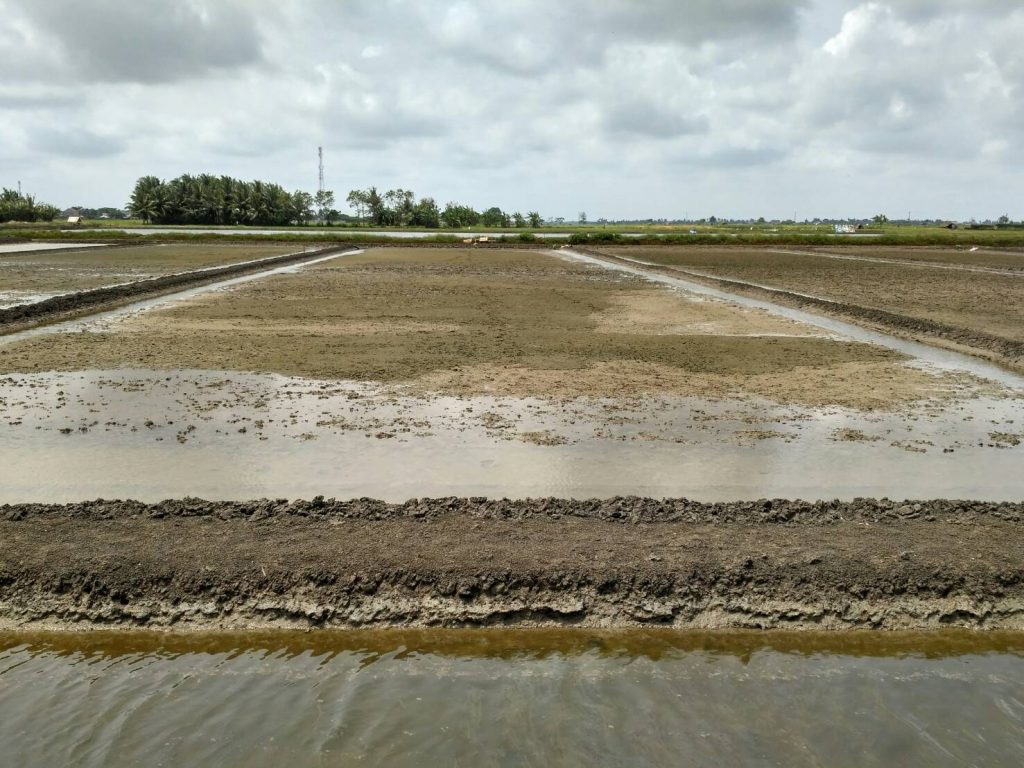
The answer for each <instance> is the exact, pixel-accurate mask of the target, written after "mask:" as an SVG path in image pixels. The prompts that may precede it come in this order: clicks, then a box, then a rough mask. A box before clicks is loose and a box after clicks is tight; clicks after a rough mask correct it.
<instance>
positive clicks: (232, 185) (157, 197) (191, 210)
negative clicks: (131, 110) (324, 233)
mask: <svg viewBox="0 0 1024 768" xmlns="http://www.w3.org/2000/svg"><path fill="white" fill-rule="evenodd" d="M346 201H347V202H348V204H349V205H350V206H351V207H352V208H353V209H354V210H355V212H356V218H357V222H358V223H363V222H366V223H369V224H372V225H374V226H378V227H423V228H425V229H439V228H441V227H449V228H452V229H458V228H462V227H475V226H485V227H516V228H522V227H531V228H534V229H536V228H538V227H540V226H542V224H543V219H542V218H541V215H540V214H539V213H537V212H536V211H531V212H529V213H527V214H525V215H524V214H522V213H519V212H518V211H517V212H515V213H506V212H505V211H502V210H501V209H500V208H498V207H496V206H495V207H491V208H488V209H487V210H485V211H477V210H475V209H474V208H472V207H471V206H468V205H461V204H458V203H448V204H447V205H446V206H445V207H444V208H443V209H442V208H441V207H439V206H438V204H437V202H436V201H435V200H434V198H432V197H424V198H420V199H417V198H416V195H415V194H413V192H412V191H411V190H407V189H391V190H388V191H386V192H379V191H378V190H377V188H376V187H370V188H369V189H365V190H360V189H354V190H352V191H351V192H349V194H348V197H347V199H346ZM128 209H129V211H130V212H131V214H132V216H134V217H136V218H139V219H142V220H143V221H145V222H147V223H150V224H228V225H232V224H234V225H246V224H248V225H256V226H286V225H288V224H306V223H308V222H311V221H321V222H325V223H331V222H333V221H336V220H338V219H341V218H351V217H347V216H342V215H341V214H339V213H338V211H336V210H335V209H334V193H333V192H331V191H329V190H324V191H322V192H318V193H317V194H316V195H311V194H309V193H308V192H303V191H301V190H299V191H295V192H288V191H287V190H285V189H284V188H283V187H281V186H280V185H279V184H273V183H269V182H265V181H242V180H240V179H234V178H231V177H230V176H211V175H209V174H200V175H197V176H192V175H189V174H185V175H183V176H179V177H178V178H176V179H171V180H170V181H161V180H160V179H158V178H157V177H156V176H143V177H142V178H140V179H139V180H138V181H137V182H136V183H135V188H134V190H133V191H132V194H131V200H130V202H129V203H128Z"/></svg>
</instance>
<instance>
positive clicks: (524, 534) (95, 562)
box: [0, 498, 1024, 630]
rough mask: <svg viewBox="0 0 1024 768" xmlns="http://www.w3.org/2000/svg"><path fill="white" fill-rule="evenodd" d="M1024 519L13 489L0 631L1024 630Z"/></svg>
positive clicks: (833, 508)
mask: <svg viewBox="0 0 1024 768" xmlns="http://www.w3.org/2000/svg"><path fill="white" fill-rule="evenodd" d="M1022 524H1024V510H1022V509H1021V505H1020V504H981V503H966V502H952V501H934V502H922V503H913V502H906V503H902V502H897V503H894V502H889V501H874V500H870V499H859V500H857V501H855V502H852V503H848V504H840V503H837V502H825V503H817V504H806V503H802V502H786V501H773V502H769V501H759V502H747V503H737V504H717V505H701V504H697V503H695V502H688V501H685V500H667V501H655V500H651V499H637V498H624V499H623V498H619V499H609V500H604V501H589V502H574V501H567V500H559V499H537V500H532V501H523V502H509V501H487V500H485V499H454V498H452V499H436V500H416V501H412V502H409V503H407V504H405V505H399V506H392V505H386V504H383V503H381V502H374V501H370V500H360V501H353V502H344V503H336V502H333V501H324V500H323V499H314V500H313V501H312V502H295V503H289V502H286V501H277V502H274V501H260V502H251V503H236V504H228V503H207V502H202V501H199V500H194V499H193V500H188V499H186V500H181V501H170V502H164V503H161V504H159V505H153V506H146V505H142V504H139V503H135V502H92V503H86V504H76V505H68V506H64V507H43V506H15V507H8V506H4V507H0V583H3V584H4V585H5V588H4V590H3V592H2V594H0V627H2V628H12V627H24V628H32V627H57V628H72V627H82V626H90V625H93V626H94V625H97V624H102V625H104V626H146V627H173V628H175V629H188V628H196V629H210V628H239V627H242V628H252V627H274V626H277V627H282V626H292V627H295V626H300V627H301V626H305V627H325V626H326V627H330V626H335V627H365V626H466V625H469V626H479V625H504V624H516V625H520V626H530V625H564V624H575V625H583V626H613V627H614V626H635V625H643V624H648V625H650V624H654V625H661V626H674V627H700V628H726V627H758V628H779V627H785V628H793V629H842V628H855V627H862V628H875V629H934V628H942V627H945V628H948V627H971V628H988V629H997V628H1002V629H1018V630H1019V629H1022V628H1024V569H1022V567H1021V563H1022V562H1024V544H1022V542H1024V538H1022V537H1021V536H1020V529H1021V525H1022ZM127 552H130V553H131V556H130V558H126V557H124V553H127Z"/></svg>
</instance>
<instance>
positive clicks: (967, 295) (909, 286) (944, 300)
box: [600, 246, 1024, 342]
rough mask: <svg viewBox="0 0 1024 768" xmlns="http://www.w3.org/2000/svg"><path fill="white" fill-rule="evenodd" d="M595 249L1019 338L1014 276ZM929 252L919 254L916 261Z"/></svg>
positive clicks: (748, 255) (958, 255)
mask: <svg viewBox="0 0 1024 768" xmlns="http://www.w3.org/2000/svg"><path fill="white" fill-rule="evenodd" d="M600 250H601V251H602V252H607V253H610V254H613V255H618V256H625V257H627V258H633V259H643V260H645V261H651V262H655V263H657V264H664V265H667V266H673V267H682V268H685V269H692V270H696V271H699V272H704V273H707V274H710V275H715V276H717V277H724V278H729V279H735V280H743V281H748V282H751V283H757V284H759V285H765V286H769V287H772V288H781V289H784V290H788V291H795V292H799V293H806V294H810V295H811V296H816V297H820V298H824V299H831V300H833V301H839V302H845V303H849V304H854V305H858V306H863V307H868V308H873V309H879V310H884V311H887V312H893V313H896V314H900V315H906V316H909V317H912V318H921V319H924V320H931V321H935V322H938V323H943V324H948V325H951V326H956V327H961V328H965V329H967V330H970V331H976V332H980V333H983V334H991V335H995V336H999V337H1002V338H1005V339H1008V340H1011V341H1015V342H1021V341H1024V282H1022V279H1024V278H1022V277H1021V276H1020V274H1019V273H1010V272H1008V273H1007V274H994V273H982V272H971V271H965V270H955V269H936V268H933V267H927V266H910V265H907V264H895V263H894V264H886V263H880V262H877V261H866V260H850V259H835V258H828V257H827V256H823V255H818V256H815V255H810V254H809V253H805V254H799V253H787V252H782V251H788V250H792V249H779V250H769V249H749V248H701V247H696V248H694V247H674V246H667V247H656V248H601V249H600ZM829 251H830V252H833V249H829ZM842 253H843V254H844V255H847V256H849V255H853V256H857V255H859V256H861V257H866V256H868V255H869V254H873V255H874V256H876V257H878V256H880V255H883V256H885V258H892V259H905V258H914V253H915V252H913V251H902V250H900V249H887V250H885V251H879V250H878V249H865V250H863V251H862V250H860V249H856V250H853V249H847V250H846V251H843V252H842ZM944 253H945V256H946V259H947V261H948V262H950V263H957V264H965V265H971V264H979V263H980V264H987V263H990V262H991V260H992V258H993V257H991V256H990V255H989V254H987V253H984V254H981V255H979V254H978V253H971V252H969V251H953V252H944ZM933 255H934V254H923V255H922V258H925V257H927V258H931V256H933ZM997 260H998V261H1000V262H1003V263H1005V261H1007V260H1008V261H1009V262H1011V263H1016V262H1017V261H1018V260H1021V261H1024V256H1017V255H1012V254H1004V255H1001V256H999V257H998V259H997Z"/></svg>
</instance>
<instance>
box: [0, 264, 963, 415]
mask: <svg viewBox="0 0 1024 768" xmlns="http://www.w3.org/2000/svg"><path fill="white" fill-rule="evenodd" d="M815 333H816V332H815V331H813V330H811V329H808V328H806V327H801V326H799V325H797V324H795V323H788V322H784V321H781V320H779V319H776V318H773V317H771V316H769V315H767V314H766V313H763V312H760V311H756V310H749V309H745V308H742V307H740V306H738V305H733V304H729V303H726V302H718V301H707V300H704V299H696V300H694V299H692V298H687V296H686V295H685V294H683V293H679V292H674V291H671V290H670V289H667V288H665V287H661V286H655V285H652V284H650V283H647V282H645V281H643V280H641V279H639V278H634V277H630V276H627V275H622V274H614V273H611V272H609V271H607V270H603V269H601V268H599V267H593V266H587V265H580V264H573V263H568V262H565V261H562V260H559V259H556V258H554V257H552V256H550V255H547V254H540V253H530V252H524V251H500V250H489V251H479V250H476V251H474V250H460V249H446V250H436V249H435V250H428V249H414V248H388V249H374V250H372V251H370V252H367V253H366V254H363V255H360V256H351V257H343V258H339V259H337V260H333V261H330V262H326V263H324V264H321V265H319V266H318V267H315V268H310V269H307V270H303V271H302V272H299V273H297V274H290V275H280V276H275V277H274V278H270V279H266V280H261V281H257V282H254V283H249V284H246V285H243V286H238V287H236V288H234V289H232V290H229V291H223V292H216V293H213V294H207V295H204V296H201V297H198V298H196V299H194V300H192V301H189V302H186V303H180V304H177V305H172V306H169V307H167V308H165V309H162V310H155V311H152V312H149V313H146V314H143V315H140V316H137V317H134V318H130V319H128V320H125V321H123V322H121V323H118V324H117V325H116V326H115V327H110V328H97V329H94V331H93V332H89V333H76V334H63V335H53V336H43V337H39V338H35V339H32V340H28V341H23V342H19V343H15V344H10V345H6V346H0V371H5V372H13V371H21V372H33V371H47V370H64V371H67V370H81V369H95V368H117V367H134V368H157V369H177V368H205V369H211V370H216V369H226V370H232V369H233V370H241V371H264V372H276V373H282V374H286V375H296V376H306V377H312V378H320V379H351V380H357V381H380V382H386V383H391V384H393V385H395V386H396V387H403V388H405V389H406V391H410V390H417V389H418V390H420V391H440V392H447V393H454V394H494V395H511V396H538V397H557V398H571V397H579V396H592V397H624V396H633V395H638V394H642V393H665V394H678V395H701V396H706V397H714V396H721V397H732V396H736V395H740V396H743V395H751V394H753V395H762V396H765V397H768V398H771V399H773V400H776V401H778V402H783V403H789V402H794V403H801V404H809V405H827V404H830V405H846V406H850V407H855V408H876V407H887V406H895V405H898V404H899V403H901V402H907V401H910V400H915V399H920V398H925V397H937V396H944V395H946V394H947V393H948V392H949V391H950V389H951V384H950V382H949V381H948V380H943V379H941V378H940V377H937V376H933V375H931V374H929V373H926V372H923V371H920V370H917V369H912V368H909V367H907V366H906V365H905V364H904V362H903V361H902V359H901V358H900V357H899V356H898V355H896V354H895V353H891V352H889V351H886V350H883V349H880V348H877V347H873V346H869V345H865V344H859V343H847V342H842V341H837V340H834V339H830V338H823V337H820V336H817V335H814V334H815Z"/></svg>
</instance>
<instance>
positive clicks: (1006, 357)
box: [573, 247, 1024, 371]
mask: <svg viewBox="0 0 1024 768" xmlns="http://www.w3.org/2000/svg"><path fill="white" fill-rule="evenodd" d="M573 250H574V251H577V252H579V253H585V254H587V255H589V256H594V257H596V258H600V259H605V260H607V261H610V262H613V263H618V264H626V265H628V266H631V267H636V266H637V265H638V262H636V261H634V260H632V259H624V258H621V257H619V256H616V255H613V254H610V253H607V252H604V251H601V250H595V249H591V248H579V247H574V248H573ZM641 266H642V267H643V269H645V270H648V271H650V272H655V273H659V274H664V275H670V276H671V275H677V276H678V275H685V276H686V279H687V280H693V281H694V282H697V283H701V284H704V285H709V286H712V287H714V288H721V289H724V290H728V291H731V292H733V293H736V294H740V295H743V296H752V297H755V298H759V299H767V300H769V301H774V302H776V303H780V304H784V305H786V306H790V307H795V308H797V309H810V310H812V311H817V312H824V313H826V314H829V315H833V316H836V317H841V318H844V319H848V320H852V321H854V322H858V323H861V324H866V325H868V326H871V327H875V328H880V329H884V330H885V331H887V332H890V333H893V334H895V335H898V336H901V337H903V338H908V339H911V340H915V341H926V342H930V343H933V344H936V345H939V346H944V347H946V348H949V349H953V350H956V351H962V352H968V353H971V354H974V355H977V356H979V357H983V358H986V359H990V360H994V361H996V362H999V363H1001V364H1002V365H1005V366H1006V367H1008V368H1011V369H1013V370H1016V371H1024V342H1022V341H1019V340H1017V339H1008V338H1005V337H1003V336H998V335H996V334H991V333H985V332H984V331H980V330H976V329H971V328H964V327H961V326H957V325H953V324H949V323H942V322H938V321H935V320H929V319H926V318H920V317H911V316H909V315H903V314H900V313H897V312H889V311H886V310H882V309H875V308H871V307H864V306H860V305H858V304H851V303H849V302H843V301H834V300H830V299H822V298H818V297H815V296H808V295H806V294H803V293H797V292H793V291H787V290H784V289H781V288H769V287H766V286H761V285H754V284H752V283H748V282H745V281H743V280H732V279H729V278H724V277H713V276H710V275H706V274H703V273H700V272H694V271H692V270H688V269H686V268H685V267H675V266H660V265H653V264H647V263H643V264H641Z"/></svg>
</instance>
